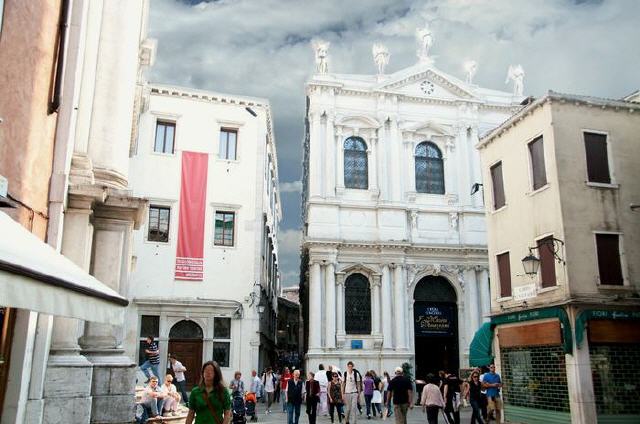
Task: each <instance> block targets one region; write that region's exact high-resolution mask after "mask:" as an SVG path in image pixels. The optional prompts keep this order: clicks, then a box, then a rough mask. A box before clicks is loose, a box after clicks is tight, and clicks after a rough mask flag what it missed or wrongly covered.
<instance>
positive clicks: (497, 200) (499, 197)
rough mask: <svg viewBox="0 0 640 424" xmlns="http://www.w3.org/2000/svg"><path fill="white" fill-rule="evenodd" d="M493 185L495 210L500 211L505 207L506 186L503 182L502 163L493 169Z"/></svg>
mask: <svg viewBox="0 0 640 424" xmlns="http://www.w3.org/2000/svg"><path fill="white" fill-rule="evenodd" d="M491 183H492V187H493V208H494V209H500V208H501V207H503V206H504V205H505V201H506V199H505V197H504V184H503V182H502V162H498V163H496V164H495V165H493V166H492V167H491Z"/></svg>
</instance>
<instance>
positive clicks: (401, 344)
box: [393, 265, 407, 350]
mask: <svg viewBox="0 0 640 424" xmlns="http://www.w3.org/2000/svg"><path fill="white" fill-rule="evenodd" d="M403 268H404V267H403V265H396V267H395V269H394V275H393V285H394V296H393V299H394V308H393V320H394V322H395V338H396V350H399V349H402V350H404V349H406V348H407V342H406V340H405V326H406V325H407V323H406V320H405V318H406V317H405V309H406V308H407V302H406V300H405V291H406V289H405V285H404V278H403V274H404V272H403V271H404V270H403Z"/></svg>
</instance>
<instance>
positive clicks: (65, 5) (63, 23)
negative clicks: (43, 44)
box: [49, 0, 71, 115]
mask: <svg viewBox="0 0 640 424" xmlns="http://www.w3.org/2000/svg"><path fill="white" fill-rule="evenodd" d="M69 3H71V0H62V4H61V5H60V21H59V23H58V26H59V36H58V51H57V59H58V60H57V61H56V79H55V83H54V88H53V96H52V98H51V102H50V103H49V115H51V114H52V113H54V112H57V111H58V109H59V108H60V98H61V97H62V80H63V78H64V76H63V74H64V65H65V56H66V50H67V30H68V28H69V9H70V8H69Z"/></svg>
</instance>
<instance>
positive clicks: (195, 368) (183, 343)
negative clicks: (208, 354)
mask: <svg viewBox="0 0 640 424" xmlns="http://www.w3.org/2000/svg"><path fill="white" fill-rule="evenodd" d="M169 353H171V354H172V355H174V356H175V357H176V358H177V359H178V361H180V362H181V363H182V365H184V366H185V367H186V368H187V371H186V372H185V373H184V376H185V378H186V380H187V389H188V390H190V389H191V388H192V387H193V386H195V385H196V384H198V383H199V381H200V368H202V340H193V339H191V340H189V339H172V340H169Z"/></svg>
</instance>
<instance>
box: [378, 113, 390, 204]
mask: <svg viewBox="0 0 640 424" xmlns="http://www.w3.org/2000/svg"><path fill="white" fill-rule="evenodd" d="M386 128H387V125H386V123H385V122H383V123H382V126H381V127H380V128H378V148H377V155H378V174H379V175H380V178H378V182H379V183H378V186H379V187H378V188H379V189H380V200H389V181H388V178H389V177H388V175H387V144H388V140H387V131H386Z"/></svg>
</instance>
